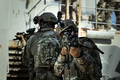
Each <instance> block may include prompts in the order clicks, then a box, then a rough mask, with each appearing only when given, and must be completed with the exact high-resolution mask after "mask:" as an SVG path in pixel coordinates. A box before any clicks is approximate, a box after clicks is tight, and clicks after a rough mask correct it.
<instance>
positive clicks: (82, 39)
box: [78, 37, 104, 54]
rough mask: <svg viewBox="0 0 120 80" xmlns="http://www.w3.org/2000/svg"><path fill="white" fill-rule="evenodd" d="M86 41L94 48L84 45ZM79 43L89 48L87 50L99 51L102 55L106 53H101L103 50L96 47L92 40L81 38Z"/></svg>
mask: <svg viewBox="0 0 120 80" xmlns="http://www.w3.org/2000/svg"><path fill="white" fill-rule="evenodd" d="M85 41H88V42H90V43H91V44H92V45H93V46H92V47H88V46H85V45H83V43H84V42H85ZM78 43H79V44H80V45H81V46H83V47H85V48H87V49H96V50H98V51H99V52H100V53H102V54H104V52H103V51H101V50H100V49H99V48H98V47H97V46H96V45H95V43H94V42H93V41H92V40H91V39H90V38H87V37H80V38H79V39H78Z"/></svg>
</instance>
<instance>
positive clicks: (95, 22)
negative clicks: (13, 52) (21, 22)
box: [27, 0, 120, 27]
mask: <svg viewBox="0 0 120 80" xmlns="http://www.w3.org/2000/svg"><path fill="white" fill-rule="evenodd" d="M40 1H41V0H39V1H38V2H37V3H36V4H35V5H34V6H33V7H32V9H31V10H30V11H29V12H27V14H28V15H29V13H30V12H31V11H32V10H33V9H34V8H35V7H36V6H37V5H38V4H39V3H40ZM96 4H97V0H95V5H96ZM53 5H57V6H59V7H61V6H65V4H61V3H52V4H48V5H46V6H45V7H44V9H42V10H41V11H40V12H39V13H38V14H37V15H39V14H40V13H42V12H43V11H45V9H46V8H47V7H49V6H53ZM69 6H71V7H77V6H76V5H69ZM82 8H85V9H95V21H90V22H91V23H93V24H95V25H96V27H97V24H107V25H120V24H112V23H105V22H104V23H103V22H97V10H109V11H120V10H116V9H106V8H97V5H96V6H95V8H93V7H82ZM60 9H61V8H60ZM33 19H34V18H32V19H30V20H29V22H28V23H27V25H29V24H30V22H31V21H32V20H33ZM73 21H75V20H73ZM84 22H86V23H88V22H87V21H84Z"/></svg>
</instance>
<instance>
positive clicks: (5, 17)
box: [0, 0, 10, 80]
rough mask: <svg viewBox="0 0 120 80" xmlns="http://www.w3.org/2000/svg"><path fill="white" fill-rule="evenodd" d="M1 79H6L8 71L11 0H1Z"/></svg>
mask: <svg viewBox="0 0 120 80" xmlns="http://www.w3.org/2000/svg"><path fill="white" fill-rule="evenodd" d="M0 11H1V12H0V80H6V75H7V72H8V70H9V69H8V67H9V65H8V31H9V26H8V25H9V11H10V8H9V0H0Z"/></svg>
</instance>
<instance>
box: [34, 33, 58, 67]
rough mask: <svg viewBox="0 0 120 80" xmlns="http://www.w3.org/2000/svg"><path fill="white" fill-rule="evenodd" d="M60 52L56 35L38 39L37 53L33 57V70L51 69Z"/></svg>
mask: <svg viewBox="0 0 120 80" xmlns="http://www.w3.org/2000/svg"><path fill="white" fill-rule="evenodd" d="M59 51H60V42H59V40H58V36H57V35H56V34H49V35H44V36H42V37H40V39H39V42H38V51H37V54H35V55H34V62H35V68H37V67H53V66H54V63H55V61H56V59H57V57H58V54H59Z"/></svg>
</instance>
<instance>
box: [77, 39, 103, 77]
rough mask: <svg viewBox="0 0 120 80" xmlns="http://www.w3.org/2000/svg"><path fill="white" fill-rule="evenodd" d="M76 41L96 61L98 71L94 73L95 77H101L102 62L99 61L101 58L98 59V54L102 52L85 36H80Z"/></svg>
mask: <svg viewBox="0 0 120 80" xmlns="http://www.w3.org/2000/svg"><path fill="white" fill-rule="evenodd" d="M78 43H79V44H80V45H81V46H82V47H83V48H84V50H88V54H90V55H91V56H92V57H93V58H94V59H95V61H96V63H97V64H98V65H99V66H98V67H99V70H98V72H97V73H96V74H95V76H96V77H100V78H101V77H102V73H101V70H102V63H101V59H100V54H99V53H102V54H104V52H102V51H101V50H100V49H99V48H98V47H97V46H96V45H95V43H94V42H93V41H92V40H91V39H89V38H87V37H80V38H79V39H78Z"/></svg>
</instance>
